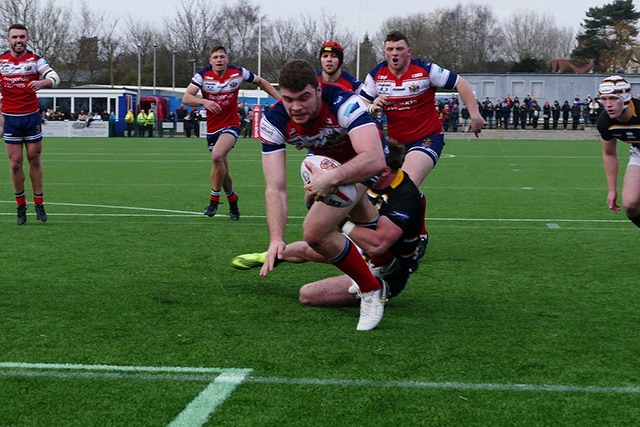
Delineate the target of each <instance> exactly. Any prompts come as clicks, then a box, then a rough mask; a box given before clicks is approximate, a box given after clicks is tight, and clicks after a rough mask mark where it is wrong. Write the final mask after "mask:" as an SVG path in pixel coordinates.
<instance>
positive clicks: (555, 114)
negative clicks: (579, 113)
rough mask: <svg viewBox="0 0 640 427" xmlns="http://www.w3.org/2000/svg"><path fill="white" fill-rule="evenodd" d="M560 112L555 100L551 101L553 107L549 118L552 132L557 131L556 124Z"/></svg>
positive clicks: (558, 104)
mask: <svg viewBox="0 0 640 427" xmlns="http://www.w3.org/2000/svg"><path fill="white" fill-rule="evenodd" d="M560 112H561V107H560V103H559V102H558V100H557V99H556V100H555V101H553V105H552V106H551V118H552V121H551V123H552V124H551V127H552V128H553V130H556V129H558V122H559V121H560Z"/></svg>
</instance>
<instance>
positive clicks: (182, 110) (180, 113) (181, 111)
mask: <svg viewBox="0 0 640 427" xmlns="http://www.w3.org/2000/svg"><path fill="white" fill-rule="evenodd" d="M187 114H189V111H187V107H185V106H184V104H180V105H179V106H178V108H176V117H177V118H178V121H179V122H182V121H184V118H185V117H187Z"/></svg>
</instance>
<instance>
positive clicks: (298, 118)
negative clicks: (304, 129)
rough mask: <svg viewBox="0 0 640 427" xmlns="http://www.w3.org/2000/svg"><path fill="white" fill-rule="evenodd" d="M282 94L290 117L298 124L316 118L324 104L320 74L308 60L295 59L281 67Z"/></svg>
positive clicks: (280, 83) (280, 84) (283, 102)
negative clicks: (319, 80)
mask: <svg viewBox="0 0 640 427" xmlns="http://www.w3.org/2000/svg"><path fill="white" fill-rule="evenodd" d="M278 85H279V87H280V95H281V97H282V104H283V105H284V108H285V110H286V111H287V114H289V117H291V119H292V120H293V121H294V122H295V123H297V124H305V123H308V122H310V121H312V120H313V119H315V118H316V116H317V115H318V113H319V112H320V107H321V105H322V98H321V95H322V88H321V87H320V85H319V83H318V75H317V74H316V72H315V70H314V69H313V67H311V65H309V63H308V62H306V61H303V60H301V59H294V60H292V61H289V62H287V63H286V64H285V65H284V66H283V67H282V68H281V69H280V76H279V77H278Z"/></svg>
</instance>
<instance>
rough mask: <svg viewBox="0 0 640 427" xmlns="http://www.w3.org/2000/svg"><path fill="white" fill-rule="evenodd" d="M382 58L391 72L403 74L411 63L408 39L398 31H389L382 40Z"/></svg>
mask: <svg viewBox="0 0 640 427" xmlns="http://www.w3.org/2000/svg"><path fill="white" fill-rule="evenodd" d="M384 58H385V59H386V60H387V62H388V64H389V68H391V70H392V71H396V72H403V71H406V70H405V68H407V67H409V62H410V61H411V46H410V45H409V39H408V38H407V36H406V35H404V33H401V32H400V31H391V32H390V33H389V34H387V36H386V37H385V39H384Z"/></svg>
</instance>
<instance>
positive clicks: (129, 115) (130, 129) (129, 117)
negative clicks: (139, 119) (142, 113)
mask: <svg viewBox="0 0 640 427" xmlns="http://www.w3.org/2000/svg"><path fill="white" fill-rule="evenodd" d="M124 122H125V123H126V125H127V137H129V138H131V135H133V128H134V127H135V124H134V122H135V117H134V116H133V110H129V111H127V114H125V116H124Z"/></svg>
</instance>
